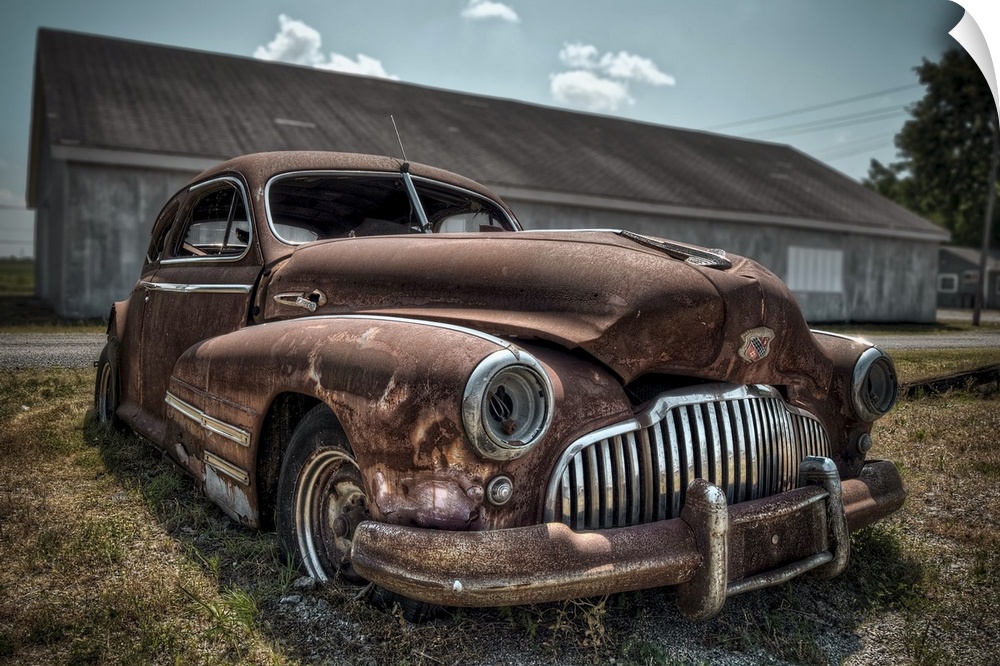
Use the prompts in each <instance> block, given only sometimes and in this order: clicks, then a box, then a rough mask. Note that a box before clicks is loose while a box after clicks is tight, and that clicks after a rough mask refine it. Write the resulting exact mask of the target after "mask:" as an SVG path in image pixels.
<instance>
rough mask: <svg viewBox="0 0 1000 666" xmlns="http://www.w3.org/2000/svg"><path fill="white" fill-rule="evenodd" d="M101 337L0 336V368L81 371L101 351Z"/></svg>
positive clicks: (92, 334)
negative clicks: (75, 369)
mask: <svg viewBox="0 0 1000 666" xmlns="http://www.w3.org/2000/svg"><path fill="white" fill-rule="evenodd" d="M104 340H105V337H104V334H103V333H0V368H3V369H14V368H57V367H63V368H82V367H88V366H92V365H93V364H94V361H96V360H97V357H98V356H100V355H101V349H103V348H104Z"/></svg>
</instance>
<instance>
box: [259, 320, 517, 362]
mask: <svg viewBox="0 0 1000 666" xmlns="http://www.w3.org/2000/svg"><path fill="white" fill-rule="evenodd" d="M321 319H365V320H369V321H390V322H400V323H403V324H418V325H422V326H431V327H433V328H440V329H442V330H445V331H454V332H456V333H465V334H466V335H471V336H473V337H476V338H479V339H480V340H486V341H487V342H492V343H493V344H495V345H497V346H498V347H503V348H504V349H507V350H508V351H510V353H512V354H514V356H515V357H516V358H520V354H521V349H520V348H519V347H518V346H517V345H515V344H513V343H512V342H510V341H509V340H504V339H503V338H498V337H497V336H495V335H490V334H489V333H483V332H482V331H477V330H476V329H474V328H466V327H465V326H459V325H457V324H447V323H445V322H440V321H430V320H428V319H411V318H409V317H393V316H392V315H363V314H350V315H316V316H313V317H308V316H307V317H295V318H294V319H286V320H283V321H273V322H268V323H266V324H260V326H276V325H280V324H284V323H289V322H300V321H319V320H321Z"/></svg>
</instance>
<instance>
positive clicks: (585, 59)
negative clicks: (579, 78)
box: [559, 42, 598, 69]
mask: <svg viewBox="0 0 1000 666" xmlns="http://www.w3.org/2000/svg"><path fill="white" fill-rule="evenodd" d="M597 54H598V51H597V47H596V46H591V45H590V44H580V43H579V42H577V43H576V44H563V47H562V49H561V50H560V51H559V62H561V63H562V64H564V65H566V66H567V67H570V68H572V69H595V68H596V67H597Z"/></svg>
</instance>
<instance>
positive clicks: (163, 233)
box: [146, 197, 181, 264]
mask: <svg viewBox="0 0 1000 666" xmlns="http://www.w3.org/2000/svg"><path fill="white" fill-rule="evenodd" d="M180 205H181V204H180V198H179V197H175V198H174V199H173V200H171V201H170V202H169V203H168V204H167V205H166V206H164V207H163V210H162V211H160V215H159V217H157V218H156V222H154V223H153V231H152V238H151V239H150V241H149V249H147V250H146V264H152V263H156V262H157V261H159V260H160V257H162V256H163V248H164V246H165V245H166V243H167V235H168V234H169V233H170V229H172V228H173V226H174V218H176V217H177V209H178V208H180Z"/></svg>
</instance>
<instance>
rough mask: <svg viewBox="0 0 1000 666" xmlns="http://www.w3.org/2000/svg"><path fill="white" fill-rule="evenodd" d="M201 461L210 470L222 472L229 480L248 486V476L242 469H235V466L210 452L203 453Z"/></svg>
mask: <svg viewBox="0 0 1000 666" xmlns="http://www.w3.org/2000/svg"><path fill="white" fill-rule="evenodd" d="M203 460H204V462H205V464H206V465H208V466H209V467H211V468H212V469H214V470H216V471H219V472H222V473H223V474H225V475H226V476H228V477H229V478H231V479H233V480H234V481H237V482H238V483H241V484H243V485H244V486H249V485H250V474H249V473H248V472H247V471H246V470H245V469H243V468H242V467H237V466H236V465H234V464H232V463H231V462H228V461H226V460H223V459H222V458H220V457H219V456H217V455H215V454H214V453H212V452H211V451H205V454H204V456H203Z"/></svg>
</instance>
